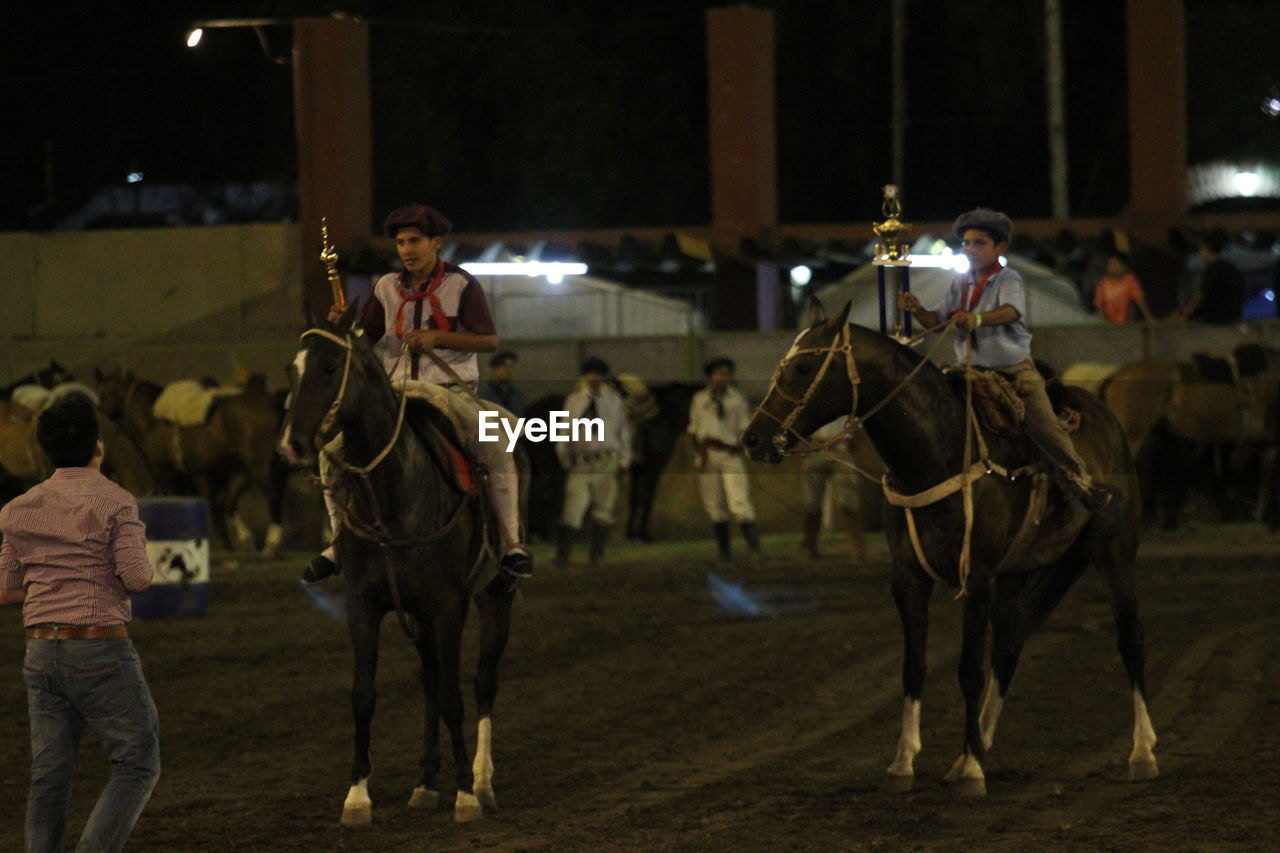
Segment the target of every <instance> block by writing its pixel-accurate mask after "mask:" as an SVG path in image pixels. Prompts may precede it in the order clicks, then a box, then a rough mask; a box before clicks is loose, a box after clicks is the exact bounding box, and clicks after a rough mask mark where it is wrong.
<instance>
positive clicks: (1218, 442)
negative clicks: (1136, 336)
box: [1101, 344, 1280, 530]
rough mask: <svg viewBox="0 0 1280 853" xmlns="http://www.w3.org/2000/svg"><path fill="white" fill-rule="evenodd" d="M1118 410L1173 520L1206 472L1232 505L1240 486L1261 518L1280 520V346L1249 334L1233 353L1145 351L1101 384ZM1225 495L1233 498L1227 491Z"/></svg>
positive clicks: (1158, 506)
mask: <svg viewBox="0 0 1280 853" xmlns="http://www.w3.org/2000/svg"><path fill="white" fill-rule="evenodd" d="M1101 396H1102V398H1103V400H1104V401H1106V403H1107V405H1108V406H1109V407H1110V408H1111V410H1112V411H1113V412H1115V414H1116V417H1117V418H1118V419H1119V421H1120V424H1121V426H1122V427H1123V428H1124V432H1125V438H1126V439H1127V440H1128V442H1129V449H1130V452H1131V453H1132V454H1133V455H1134V457H1135V458H1136V459H1138V463H1139V469H1140V470H1141V471H1142V473H1143V479H1144V482H1145V483H1147V484H1148V485H1149V489H1148V494H1149V498H1150V500H1151V501H1152V502H1153V504H1154V509H1155V510H1156V511H1157V512H1158V513H1159V515H1160V520H1161V523H1162V524H1163V526H1164V527H1166V528H1170V529H1171V528H1174V527H1176V526H1177V525H1178V520H1179V514H1180V512H1181V509H1182V505H1183V502H1184V500H1185V497H1186V493H1187V490H1188V488H1189V486H1190V485H1192V483H1193V482H1194V481H1195V479H1196V478H1197V475H1199V474H1204V473H1206V472H1207V474H1208V476H1203V477H1200V479H1204V480H1207V481H1208V482H1209V484H1210V485H1211V486H1212V487H1213V488H1212V491H1214V492H1215V493H1217V495H1218V497H1219V503H1226V504H1227V506H1228V509H1227V510H1226V511H1227V512H1229V511H1230V509H1229V506H1230V502H1229V497H1228V496H1229V494H1230V493H1231V492H1232V491H1237V490H1238V491H1244V492H1251V493H1252V494H1251V495H1250V496H1249V498H1247V499H1246V500H1244V501H1243V502H1242V503H1244V504H1246V505H1250V506H1252V507H1253V508H1255V512H1254V514H1255V516H1256V518H1257V520H1259V521H1261V522H1263V523H1264V524H1267V525H1268V526H1269V527H1270V528H1271V529H1272V530H1277V529H1280V501H1277V500H1276V495H1277V493H1280V464H1277V451H1278V450H1280V351H1277V350H1274V349H1269V348H1266V347H1261V346H1258V345H1257V344H1243V345H1241V346H1240V347H1237V349H1236V351H1235V353H1234V354H1233V355H1232V356H1226V355H1224V354H1216V355H1215V354H1207V353H1203V354H1197V355H1196V356H1195V357H1194V360H1193V363H1191V364H1179V363H1175V362H1172V361H1166V360H1160V359H1144V360H1141V361H1136V362H1130V363H1129V364H1125V365H1122V366H1121V367H1119V368H1117V369H1116V370H1115V372H1114V373H1112V374H1111V375H1110V376H1109V377H1108V378H1107V380H1106V382H1105V383H1104V385H1103V386H1102V389H1101ZM1224 498H1228V499H1227V500H1224Z"/></svg>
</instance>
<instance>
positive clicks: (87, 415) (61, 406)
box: [36, 395, 98, 468]
mask: <svg viewBox="0 0 1280 853" xmlns="http://www.w3.org/2000/svg"><path fill="white" fill-rule="evenodd" d="M36 441H38V442H39V443H40V447H41V449H43V450H44V452H45V455H46V456H48V457H49V461H50V462H51V463H53V467H55V468H83V467H85V466H86V465H88V464H89V463H90V462H92V461H93V452H94V450H96V449H97V447H96V445H97V443H98V411H97V409H95V408H94V407H93V403H91V402H89V401H88V400H87V399H86V398H85V397H82V396H79V395H72V396H69V397H63V398H62V399H61V400H58V401H56V402H55V403H54V404H53V405H51V406H49V408H47V409H45V410H44V412H42V413H41V415H40V420H39V421H38V422H37V423H36Z"/></svg>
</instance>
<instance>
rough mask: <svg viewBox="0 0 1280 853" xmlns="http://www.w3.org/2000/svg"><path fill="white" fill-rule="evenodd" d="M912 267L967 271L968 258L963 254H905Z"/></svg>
mask: <svg viewBox="0 0 1280 853" xmlns="http://www.w3.org/2000/svg"><path fill="white" fill-rule="evenodd" d="M907 260H909V261H911V266H913V267H930V268H933V269H940V270H954V271H956V272H968V271H969V259H968V258H967V257H965V256H964V255H959V254H957V255H907Z"/></svg>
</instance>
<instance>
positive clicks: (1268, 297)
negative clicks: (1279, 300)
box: [1262, 290, 1276, 302]
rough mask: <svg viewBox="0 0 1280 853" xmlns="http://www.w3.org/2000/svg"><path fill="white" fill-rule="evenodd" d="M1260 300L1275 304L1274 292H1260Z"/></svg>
mask: <svg viewBox="0 0 1280 853" xmlns="http://www.w3.org/2000/svg"><path fill="white" fill-rule="evenodd" d="M1262 298H1263V299H1265V300H1267V301H1268V302H1275V301H1276V292H1275V291H1274V290H1264V291H1262Z"/></svg>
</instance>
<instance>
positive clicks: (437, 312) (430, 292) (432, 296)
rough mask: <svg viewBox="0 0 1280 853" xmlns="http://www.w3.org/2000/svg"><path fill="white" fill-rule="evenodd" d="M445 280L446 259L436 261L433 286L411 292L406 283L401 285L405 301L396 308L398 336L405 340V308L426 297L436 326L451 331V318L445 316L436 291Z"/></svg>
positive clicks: (401, 293)
mask: <svg viewBox="0 0 1280 853" xmlns="http://www.w3.org/2000/svg"><path fill="white" fill-rule="evenodd" d="M443 281H444V261H442V260H437V261H436V271H435V274H434V276H433V278H432V280H431V286H430V287H428V288H426V289H425V290H421V291H419V292H417V293H409V292H408V291H406V290H405V288H404V285H403V284H402V285H400V296H401V297H402V298H403V301H402V302H401V303H400V307H399V308H397V309H396V337H397V338H399V339H400V340H404V308H405V306H406V305H408V304H409V303H410V302H417V301H419V300H421V299H426V300H427V301H428V302H429V303H430V304H431V316H432V317H433V318H434V319H435V321H436V328H437V329H439V330H441V331H443V332H447V331H449V318H448V317H447V316H445V313H444V308H443V307H442V306H441V305H440V297H438V296H436V291H437V290H439V289H440V284H441V283H442V282H443Z"/></svg>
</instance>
